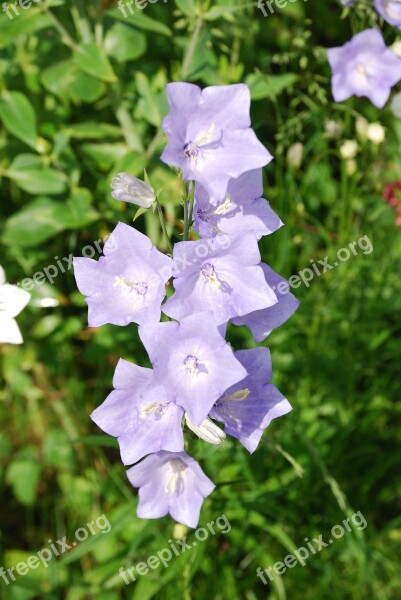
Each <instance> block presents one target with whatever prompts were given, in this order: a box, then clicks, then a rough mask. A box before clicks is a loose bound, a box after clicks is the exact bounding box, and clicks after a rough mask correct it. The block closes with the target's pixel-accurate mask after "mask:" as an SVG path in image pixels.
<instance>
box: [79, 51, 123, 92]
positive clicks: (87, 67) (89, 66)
mask: <svg viewBox="0 0 401 600" xmlns="http://www.w3.org/2000/svg"><path fill="white" fill-rule="evenodd" d="M74 62H75V64H76V66H77V67H78V68H79V69H81V71H84V72H85V73H88V74H89V75H92V76H93V77H96V78H97V79H101V80H102V81H107V82H109V83H115V82H116V81H117V77H116V75H115V73H114V71H113V68H112V66H111V64H110V62H109V60H108V58H107V56H106V54H105V53H104V51H103V50H102V49H101V48H99V46H96V44H83V45H81V46H78V47H77V48H75V50H74Z"/></svg>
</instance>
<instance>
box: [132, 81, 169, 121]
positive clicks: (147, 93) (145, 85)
mask: <svg viewBox="0 0 401 600" xmlns="http://www.w3.org/2000/svg"><path fill="white" fill-rule="evenodd" d="M135 81H136V85H137V88H138V92H139V94H140V95H141V99H140V100H139V102H138V107H137V109H138V111H139V113H140V114H141V115H142V116H143V118H144V119H146V120H147V121H149V123H151V125H154V126H155V127H160V125H161V122H162V117H161V114H160V110H159V105H158V103H157V99H156V96H155V93H154V92H153V90H152V88H151V86H150V83H149V80H148V78H147V77H146V75H144V74H143V73H139V72H137V73H135Z"/></svg>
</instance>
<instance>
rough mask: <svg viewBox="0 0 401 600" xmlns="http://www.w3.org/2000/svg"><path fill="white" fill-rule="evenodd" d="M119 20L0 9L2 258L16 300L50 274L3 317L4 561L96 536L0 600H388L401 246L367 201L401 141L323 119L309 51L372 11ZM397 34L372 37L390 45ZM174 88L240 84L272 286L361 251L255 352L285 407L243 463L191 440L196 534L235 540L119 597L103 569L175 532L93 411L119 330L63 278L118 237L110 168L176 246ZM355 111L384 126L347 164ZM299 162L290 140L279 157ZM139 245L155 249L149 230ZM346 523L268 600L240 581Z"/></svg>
mask: <svg viewBox="0 0 401 600" xmlns="http://www.w3.org/2000/svg"><path fill="white" fill-rule="evenodd" d="M134 9H135V12H134V14H133V15H129V16H128V18H124V16H123V14H122V12H121V11H119V10H118V8H117V7H116V6H115V5H113V3H111V2H109V1H108V0H103V2H101V1H100V0H88V1H87V2H85V3H84V2H83V1H82V0H75V1H72V0H43V2H40V3H35V4H33V5H32V6H31V7H30V8H29V9H24V10H22V9H20V10H19V13H20V14H19V15H18V16H16V15H15V16H14V18H13V19H10V18H8V16H7V14H6V13H5V12H0V193H1V204H0V215H1V221H0V253H1V254H0V263H1V264H2V265H3V267H4V269H5V270H6V273H7V276H8V280H9V281H10V282H11V283H17V282H21V281H22V280H24V279H31V278H32V277H33V275H34V274H35V273H41V272H43V269H45V268H47V267H49V265H54V266H55V267H56V269H57V270H58V275H57V276H55V277H54V283H53V284H52V285H50V283H49V282H48V281H45V282H43V281H41V283H40V284H39V283H38V284H35V285H33V284H32V290H31V293H32V302H31V305H30V307H29V308H28V309H27V310H26V311H25V312H24V313H23V314H22V315H21V316H20V317H19V318H18V321H19V324H20V326H21V328H22V331H23V334H24V338H25V344H24V346H22V347H10V346H4V347H2V348H0V361H1V367H2V368H1V371H2V373H1V376H2V385H1V390H0V419H1V424H2V427H1V430H2V431H1V433H0V458H1V462H0V489H1V498H2V503H1V504H2V523H1V530H0V566H4V567H10V566H14V565H16V564H17V563H18V562H20V561H24V560H26V559H27V558H28V557H29V556H30V555H32V554H36V552H37V551H38V550H40V549H41V548H43V547H45V546H46V545H47V543H48V540H49V539H52V540H56V539H62V538H63V536H67V539H69V540H71V539H73V535H74V532H75V530H76V529H77V528H79V527H83V526H85V524H86V523H88V522H89V521H90V520H91V519H95V518H97V517H98V516H99V515H101V514H103V513H104V514H106V515H107V517H108V519H109V520H110V522H111V524H112V529H111V532H110V533H108V534H105V535H102V534H98V535H95V536H91V537H89V539H88V540H87V541H84V542H82V543H80V544H79V545H78V547H77V548H75V549H74V550H72V551H70V552H68V553H67V554H65V555H63V556H62V557H60V559H57V560H56V559H53V560H52V561H51V562H50V564H49V567H48V568H47V569H45V568H44V567H41V568H38V569H35V570H30V571H29V573H28V574H27V575H24V576H18V577H17V581H16V582H15V583H13V584H12V585H10V586H8V587H7V586H6V585H5V584H4V583H3V581H2V580H1V579H0V590H1V593H2V597H3V598H5V599H7V600H8V599H11V600H35V599H36V598H44V599H46V600H47V599H48V600H56V599H61V598H65V599H66V600H86V599H93V598H96V599H97V600H117V599H118V598H126V599H130V600H147V599H149V600H150V599H151V598H160V599H167V600H170V599H176V598H184V599H185V600H189V599H190V598H199V599H204V598H210V599H215V600H220V599H221V600H223V599H226V598H227V599H228V598H230V600H232V599H242V598H244V599H246V600H255V599H257V598H267V597H268V598H273V599H275V600H284V599H285V598H291V599H303V598H305V597H307V598H310V599H312V600H320V599H321V598H322V597H325V596H327V595H329V596H330V597H331V598H338V599H343V598H344V599H345V598H346V599H347V600H348V599H350V598H352V599H354V600H359V599H361V600H362V599H365V598H375V599H377V600H393V599H394V600H395V599H398V598H400V595H401V576H400V568H399V561H400V541H401V517H400V504H401V502H400V501H401V482H400V469H399V464H400V459H401V450H400V437H401V434H400V402H399V398H400V394H401V384H400V376H399V373H400V367H399V339H400V334H401V325H400V319H399V314H400V311H401V277H400V275H401V272H400V271H401V268H400V267H401V263H400V258H401V253H400V250H401V242H400V229H399V228H397V227H396V225H395V223H394V214H393V213H392V211H391V209H390V208H389V207H388V206H387V205H385V204H384V203H383V201H382V199H381V194H382V191H383V188H384V186H385V185H386V184H387V183H388V182H391V181H394V180H397V179H401V167H400V158H401V156H400V144H401V122H400V120H397V119H396V118H395V117H394V116H393V115H392V114H391V112H390V111H389V110H388V109H385V110H383V111H381V112H380V111H377V110H376V109H375V108H374V107H372V106H371V105H370V104H369V102H368V101H367V100H366V99H358V100H355V99H354V100H350V101H348V102H347V103H344V104H339V105H336V104H334V103H333V102H332V99H331V94H330V72H329V68H328V65H327V61H326V54H325V50H324V48H325V47H330V46H333V45H339V44H341V43H343V42H345V41H346V40H347V39H349V37H350V36H351V35H352V33H356V32H357V31H360V30H362V29H364V28H366V27H367V26H369V25H372V24H375V23H377V18H376V16H375V13H374V11H373V10H372V9H371V8H370V7H369V6H368V3H366V6H365V8H361V9H357V10H354V11H351V12H349V11H345V12H344V14H342V9H341V7H340V6H339V4H338V3H337V2H336V1H335V0H332V1H329V0H325V2H321V0H309V2H308V3H304V2H295V3H291V4H288V5H287V7H285V8H283V9H281V10H279V9H277V10H276V12H275V14H274V15H271V16H270V17H268V18H265V17H263V14H262V12H261V11H260V10H259V9H258V8H257V6H256V2H255V3H253V2H247V1H242V0H218V1H214V2H211V1H210V2H207V1H204V2H201V1H200V0H190V1H189V0H175V2H174V1H173V0H169V2H168V3H165V2H162V0H159V2H158V3H156V4H148V5H147V6H146V8H144V9H143V10H139V9H136V8H135V6H134ZM342 17H343V18H342ZM396 34H397V32H396V31H395V30H394V29H392V28H390V27H388V28H387V29H386V30H385V37H386V40H387V41H388V43H391V42H393V41H395V40H396V39H397V35H396ZM171 80H186V81H193V82H196V83H198V84H200V85H202V86H205V85H214V84H229V83H236V82H239V81H245V82H247V83H248V84H249V85H250V87H251V91H252V97H253V100H254V102H253V106H252V116H253V124H254V127H255V129H256V132H257V134H258V136H259V138H260V139H261V140H262V141H263V142H264V143H265V144H266V146H267V147H268V148H269V149H270V151H271V152H272V153H273V154H274V156H275V161H274V163H272V164H271V165H269V167H268V168H267V169H266V170H265V171H266V192H265V194H266V197H267V198H268V199H269V200H270V201H271V204H272V206H273V208H274V209H275V210H276V212H278V214H279V215H280V216H281V218H282V219H283V221H284V222H285V223H286V227H285V228H283V229H282V230H280V231H279V232H277V233H276V234H275V235H273V236H271V237H270V238H267V239H266V240H264V242H263V243H262V252H263V257H264V259H265V260H267V261H268V262H269V264H271V265H272V267H273V268H275V269H276V270H277V271H279V272H280V273H281V274H283V275H284V276H287V277H289V276H290V275H292V274H296V273H298V272H299V271H300V270H302V269H304V268H307V267H309V266H310V261H311V260H315V261H317V260H319V259H323V258H324V257H325V256H329V258H330V262H333V261H334V260H335V256H336V252H337V250H338V249H339V248H342V247H345V246H347V245H348V244H349V243H350V242H353V241H357V240H358V239H359V238H360V237H361V236H364V235H368V236H369V239H370V240H371V242H372V244H373V246H374V251H373V252H372V253H366V254H364V253H363V252H362V251H360V252H358V255H357V256H351V258H350V259H349V261H347V262H344V263H342V264H341V265H340V266H339V267H338V268H337V269H334V270H331V271H329V272H328V273H326V274H324V275H322V276H321V277H316V278H315V280H314V281H313V282H312V284H311V286H310V287H305V286H301V287H300V288H299V289H297V290H295V293H296V295H297V296H298V297H299V299H300V300H301V301H302V304H301V308H300V309H299V311H298V313H297V314H296V315H295V316H294V317H293V318H292V319H291V320H290V321H289V322H288V323H287V324H286V325H285V326H283V327H282V328H280V329H279V330H278V331H276V332H274V333H273V334H272V335H271V336H270V338H268V340H267V342H266V344H268V345H269V347H270V348H271V351H272V357H273V366H274V382H275V383H276V384H277V385H278V387H279V388H280V389H281V391H282V392H283V393H284V394H285V395H286V396H287V397H288V398H289V400H290V402H291V404H292V405H293V407H294V411H293V412H292V413H291V414H290V415H288V416H286V417H285V418H283V419H280V420H279V421H277V422H273V424H272V425H271V426H270V427H269V428H268V430H267V431H266V433H265V435H264V437H263V439H262V442H261V444H260V446H259V448H258V450H257V451H256V452H255V454H254V455H252V456H251V455H249V454H248V453H247V452H246V451H245V450H244V449H243V448H242V447H241V446H240V444H239V443H237V442H235V441H233V440H228V441H227V442H226V443H225V444H224V445H223V446H221V447H218V448H215V447H208V446H207V445H206V444H205V443H203V442H201V441H197V440H195V439H194V440H193V441H192V442H191V445H192V447H191V453H192V454H193V455H194V456H195V458H196V459H197V460H199V461H200V462H201V465H202V467H203V469H204V470H205V472H206V473H207V474H208V475H209V476H210V477H211V479H213V480H214V481H215V482H216V483H217V489H216V491H215V493H214V494H213V495H212V496H211V497H210V498H209V499H208V500H207V501H206V502H205V505H204V508H203V510H202V516H201V523H200V525H205V524H206V523H208V522H210V521H212V520H215V519H216V518H217V517H218V516H219V515H221V514H223V513H224V514H225V515H226V516H227V518H228V519H229V521H230V523H231V526H232V528H231V531H230V532H229V533H227V534H225V535H224V534H221V533H220V534H219V535H216V536H210V537H209V538H208V540H207V541H205V542H204V543H198V545H197V547H196V548H193V549H191V550H188V551H187V552H186V553H185V554H183V555H182V556H180V557H178V558H176V559H174V560H173V561H171V563H170V565H169V568H168V569H164V568H163V567H159V569H157V570H155V571H152V572H151V573H150V574H148V575H146V576H143V577H139V578H138V581H137V582H135V583H132V584H131V585H130V586H125V585H124V582H123V581H122V579H121V578H120V577H119V576H118V570H119V568H120V567H121V566H124V567H125V568H127V567H129V566H130V565H135V564H137V563H138V562H139V561H142V560H146V559H147V557H148V556H150V555H151V554H155V553H157V552H158V551H159V550H161V549H162V548H164V547H166V546H167V541H168V540H169V539H170V538H171V537H172V536H174V535H178V532H177V529H176V528H175V527H174V523H173V522H172V520H171V519H170V518H169V517H168V518H167V517H166V518H164V519H162V520H159V521H143V520H140V519H137V518H136V516H135V507H136V503H137V499H136V492H135V491H134V490H133V489H132V488H131V487H130V486H129V484H128V482H127V480H126V476H125V469H124V467H123V466H122V464H121V462H120V459H119V454H118V448H117V444H116V443H115V441H114V440H113V439H110V438H108V437H107V436H104V435H102V433H101V432H100V431H99V430H98V429H96V427H94V426H93V424H92V423H91V421H90V418H89V414H90V413H91V412H92V410H93V409H94V408H95V407H96V406H98V405H99V404H100V403H101V402H102V401H103V399H104V398H105V396H106V395H107V393H108V392H109V391H110V389H111V381H112V375H113V370H114V367H115V365H116V363H117V361H118V359H119V358H120V357H124V358H126V359H129V360H132V361H135V362H137V363H139V364H143V365H147V364H148V363H147V360H148V359H147V357H146V356H145V355H144V352H143V349H142V348H141V345H140V343H139V340H138V337H137V333H136V327H135V326H134V325H132V326H130V327H128V328H124V329H122V328H118V327H112V326H106V327H103V328H100V329H95V330H90V329H87V327H86V307H85V303H84V302H83V299H82V297H81V296H80V295H79V293H78V292H77V290H76V286H75V283H74V279H73V275H72V272H71V270H68V268H67V265H68V258H69V257H70V256H71V255H75V256H81V255H82V251H83V249H84V248H85V247H91V248H93V247H95V248H96V243H97V245H98V246H99V244H100V247H101V240H103V239H104V237H105V236H106V235H107V234H109V233H110V232H111V231H112V229H113V228H114V226H115V224H116V222H117V221H118V220H121V221H124V222H127V223H130V222H132V220H133V218H134V213H133V211H132V208H130V207H127V206H124V205H122V204H120V203H118V202H115V201H114V200H112V199H111V196H110V193H109V183H110V179H111V177H112V176H113V175H114V174H116V173H117V172H118V171H122V170H125V171H129V172H130V173H132V174H133V175H136V176H142V175H143V171H144V169H145V168H146V170H147V172H148V173H149V176H150V178H151V181H152V183H153V185H154V187H155V188H157V189H162V190H163V191H162V195H161V202H162V204H163V207H164V210H165V213H166V218H167V221H168V228H169V232H170V233H171V235H172V236H173V238H174V239H175V240H179V239H180V235H181V233H182V223H181V221H180V219H182V207H181V199H182V187H181V185H180V183H179V181H178V179H177V177H176V176H175V174H174V173H173V172H172V171H171V170H169V169H168V168H167V167H166V166H165V165H163V164H162V163H161V162H160V161H159V156H160V153H161V151H162V148H163V146H164V144H165V138H164V136H163V133H162V132H161V129H160V125H161V121H162V118H163V116H164V115H165V114H166V112H167V103H166V98H165V94H164V87H165V84H166V83H167V82H168V81H171ZM362 116H363V117H364V118H366V119H367V120H368V121H370V122H372V121H379V122H381V124H382V125H383V126H384V127H385V128H386V141H385V143H383V144H381V145H375V144H373V143H371V142H369V141H368V140H366V139H362V138H360V137H359V138H358V144H359V151H358V154H357V156H356V157H355V158H354V159H350V160H345V159H343V158H341V155H340V151H339V150H340V147H341V145H342V143H343V142H344V140H346V139H356V138H357V137H358V136H357V133H356V123H357V119H360V118H361V117H362ZM333 123H334V125H335V127H334V133H333ZM330 132H331V133H330ZM294 143H301V144H302V148H301V150H302V155H301V156H298V161H295V162H294V160H293V158H292V159H291V157H293V152H294V147H293V144H294ZM289 149H292V154H291V150H290V153H289ZM298 150H299V147H298ZM135 226H136V227H138V228H139V229H141V230H142V231H144V232H146V233H147V235H149V236H150V237H151V238H152V240H154V242H155V243H156V244H157V245H158V247H159V248H160V249H162V250H166V248H165V245H164V241H163V239H162V236H161V232H160V229H159V224H158V222H157V219H156V218H155V217H154V216H153V215H152V214H148V213H146V214H145V215H143V216H140V217H139V218H138V219H137V220H136V222H135ZM89 252H90V251H89ZM96 254H98V251H96ZM63 260H64V263H63ZM57 261H61V264H64V267H65V268H64V271H65V272H63V270H62V269H61V268H60V267H59V266H57V265H58V263H57ZM28 285H29V284H28ZM229 337H230V340H231V342H232V343H233V345H235V347H237V348H239V347H251V346H252V344H253V342H252V339H251V337H250V335H249V332H248V331H247V330H245V329H234V328H232V329H230V330H229ZM356 511H361V512H362V514H363V515H364V517H365V518H366V520H367V522H368V526H367V528H366V529H365V530H363V531H360V532H358V531H356V530H355V529H354V530H353V531H352V532H350V533H347V534H346V535H345V536H344V537H343V538H342V539H339V540H338V541H336V542H335V544H333V545H332V546H330V547H329V548H326V549H324V550H323V551H322V552H321V553H319V554H316V555H314V556H312V557H311V558H310V559H309V560H308V561H307V563H306V565H305V566H304V567H302V566H300V565H297V566H296V567H295V568H293V569H287V572H286V573H285V575H284V576H283V577H279V576H276V577H275V579H274V581H273V582H271V583H270V585H269V586H264V585H263V584H262V582H261V581H260V579H258V578H257V577H256V568H257V567H258V566H261V567H262V568H265V567H269V566H272V565H273V564H274V563H275V562H277V561H282V560H283V559H284V557H285V556H286V555H288V554H290V553H291V552H292V551H293V550H294V549H295V548H297V547H299V546H302V545H303V544H304V539H305V538H309V539H312V538H314V537H318V536H319V535H320V534H323V536H324V537H327V535H328V534H329V532H330V529H331V527H333V526H334V525H336V524H339V523H341V522H342V521H343V519H345V518H346V517H348V516H350V515H352V514H353V513H354V512H356ZM188 536H189V537H188V541H189V542H190V543H191V542H192V541H193V539H194V538H193V533H191V532H188Z"/></svg>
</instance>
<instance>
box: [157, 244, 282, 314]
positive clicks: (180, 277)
mask: <svg viewBox="0 0 401 600" xmlns="http://www.w3.org/2000/svg"><path fill="white" fill-rule="evenodd" d="M260 260H261V258H260V252H259V248H258V243H257V240H256V237H255V235H254V234H253V233H250V232H247V233H243V234H242V235H235V236H227V235H220V236H217V237H215V238H210V239H207V240H198V241H196V242H179V243H178V244H175V246H174V269H173V274H174V276H175V279H174V288H175V290H176V291H175V294H173V296H172V297H171V298H169V300H168V301H167V302H166V304H164V306H163V312H164V313H165V314H166V315H168V316H169V317H172V318H173V319H177V320H178V321H179V320H181V319H182V318H183V317H186V316H188V315H191V314H193V313H195V312H200V311H204V310H210V311H212V312H213V314H214V317H215V320H216V323H217V324H218V325H220V324H222V323H227V321H229V320H230V319H232V318H234V317H237V316H240V315H246V314H248V313H251V312H253V311H256V310H261V309H264V308H267V307H268V306H272V305H274V304H276V303H277V298H276V295H275V293H274V292H273V290H272V289H271V287H270V286H269V284H268V283H267V282H266V279H265V277H264V274H263V269H262V267H261V266H260Z"/></svg>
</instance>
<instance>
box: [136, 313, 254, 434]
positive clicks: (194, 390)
mask: <svg viewBox="0 0 401 600" xmlns="http://www.w3.org/2000/svg"><path fill="white" fill-rule="evenodd" d="M139 336H140V338H141V340H142V342H143V344H144V346H145V348H146V350H147V352H148V354H149V357H150V360H151V362H152V365H153V369H154V371H153V372H154V384H152V385H151V386H150V387H149V393H150V394H151V396H149V397H150V398H151V399H152V398H153V397H154V392H153V386H154V385H163V386H164V388H165V390H166V394H167V397H168V399H169V400H170V401H172V402H176V404H178V405H179V406H181V407H182V408H183V409H184V410H185V411H186V412H187V413H188V416H189V418H190V419H191V421H192V422H193V423H194V424H195V425H197V426H199V425H200V424H201V423H202V421H203V420H204V419H205V418H206V417H207V415H208V414H209V411H210V409H211V408H212V406H213V404H214V403H215V402H216V400H217V399H218V398H219V397H220V396H221V395H222V394H223V393H224V391H225V390H226V389H227V388H228V387H230V386H231V385H234V383H237V381H241V379H244V377H246V375H247V372H246V370H245V369H244V367H243V366H242V365H241V364H240V363H239V362H238V360H237V359H236V358H235V356H234V353H233V351H232V350H231V347H230V345H229V344H228V343H227V342H226V341H225V340H224V338H223V337H222V336H221V335H220V333H219V331H218V329H217V326H216V325H215V324H214V319H213V315H212V313H198V314H195V315H191V316H189V317H186V318H185V319H182V321H181V322H180V323H176V322H173V321H170V322H168V323H157V324H156V323H154V324H149V325H142V326H141V327H140V328H139ZM147 393H148V392H147V390H144V392H143V397H144V398H145V399H146V400H147V399H148V396H147Z"/></svg>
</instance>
